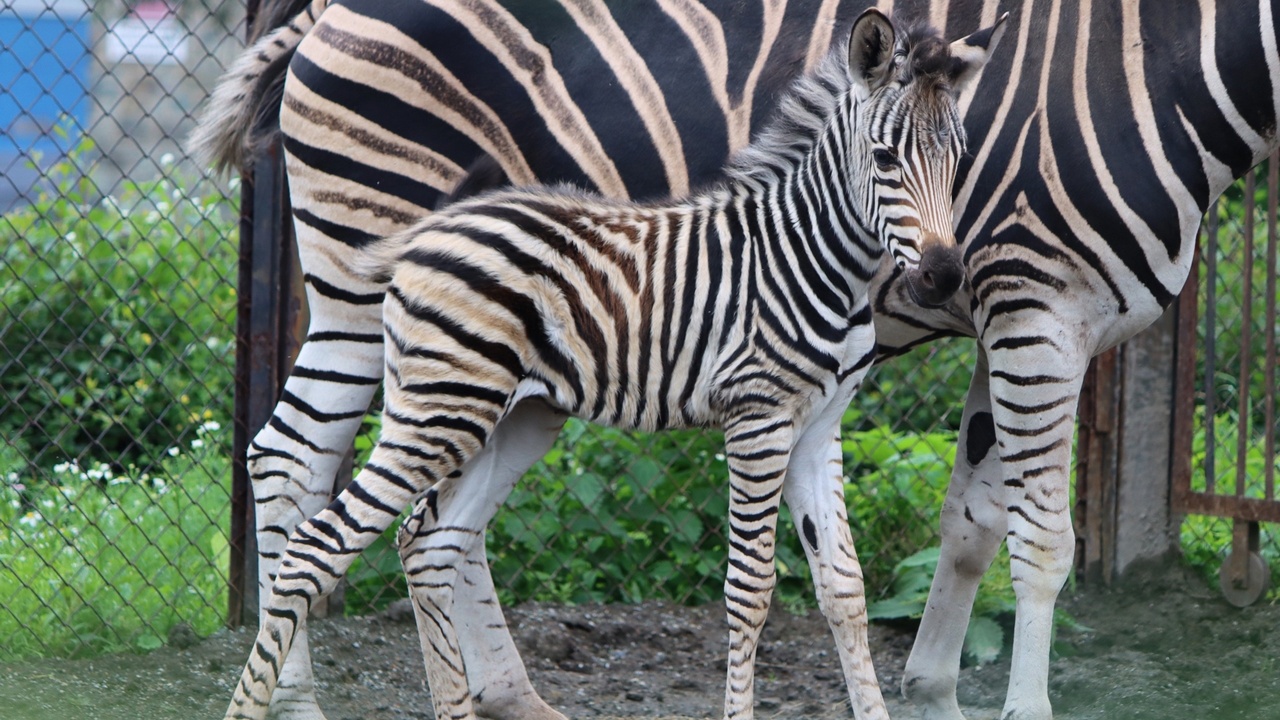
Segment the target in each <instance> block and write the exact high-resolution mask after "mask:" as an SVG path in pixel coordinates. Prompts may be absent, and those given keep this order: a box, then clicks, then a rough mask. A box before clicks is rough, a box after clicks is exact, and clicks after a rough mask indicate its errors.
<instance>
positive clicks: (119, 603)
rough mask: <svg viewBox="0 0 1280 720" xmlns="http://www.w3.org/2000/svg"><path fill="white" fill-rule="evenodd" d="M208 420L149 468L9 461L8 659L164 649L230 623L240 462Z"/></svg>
mask: <svg viewBox="0 0 1280 720" xmlns="http://www.w3.org/2000/svg"><path fill="white" fill-rule="evenodd" d="M219 430H220V426H219V425H218V424H217V423H216V422H214V421H207V422H205V423H204V424H203V425H201V426H200V427H198V428H197V429H196V431H195V433H193V434H194V438H193V439H192V440H190V441H189V442H188V443H187V444H186V445H184V446H183V447H181V448H178V447H176V446H175V447H173V448H170V449H169V450H168V451H167V452H165V453H163V455H162V457H163V459H162V460H160V461H159V462H158V463H156V464H155V465H154V466H153V467H152V468H151V469H150V470H149V471H142V470H139V469H138V468H136V467H133V468H129V469H128V471H127V472H118V471H117V470H115V469H114V468H113V467H112V466H111V465H109V464H107V463H94V464H92V465H85V466H83V467H82V466H81V465H80V464H78V463H77V462H75V461H69V462H64V463H59V464H57V465H55V466H54V467H53V468H52V469H51V471H50V472H49V473H47V476H46V477H45V478H42V481H41V482H31V481H30V479H29V478H27V477H25V476H24V475H23V467H24V463H23V462H22V461H21V459H19V458H16V457H14V456H13V455H12V454H4V453H0V661H11V660H15V659H19V658H23V657H39V656H68V655H96V654H100V653H106V652H119V651H125V650H144V651H145V650H153V649H155V648H157V647H159V646H160V645H161V644H163V638H165V637H166V636H167V634H168V632H169V630H170V629H171V628H172V627H173V626H174V625H176V624H178V623H186V624H188V625H189V626H190V627H191V628H192V629H193V630H194V631H195V632H196V633H197V634H200V635H207V634H209V633H211V632H213V631H214V630H216V629H217V628H218V627H220V626H221V625H222V623H223V622H224V620H225V618H226V609H227V577H226V572H225V568H227V567H228V566H229V563H230V551H229V546H228V536H229V530H230V528H229V524H230V501H229V497H230V494H229V488H230V476H231V470H230V467H231V464H230V461H229V459H228V457H227V453H226V452H225V449H224V448H222V447H220V446H219V445H218V444H217V439H218V438H219V437H221V436H220V435H219V434H218V431H219Z"/></svg>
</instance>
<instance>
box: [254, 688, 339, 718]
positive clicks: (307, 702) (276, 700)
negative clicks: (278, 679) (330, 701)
mask: <svg viewBox="0 0 1280 720" xmlns="http://www.w3.org/2000/svg"><path fill="white" fill-rule="evenodd" d="M267 720H328V719H327V718H326V717H325V716H324V713H323V712H321V711H320V706H319V705H317V704H316V699H315V697H314V696H312V697H310V698H289V697H280V693H279V691H277V692H276V694H275V696H274V697H272V698H271V709H270V710H268V711H267Z"/></svg>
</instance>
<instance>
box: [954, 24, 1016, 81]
mask: <svg viewBox="0 0 1280 720" xmlns="http://www.w3.org/2000/svg"><path fill="white" fill-rule="evenodd" d="M1008 19H1009V13H1005V14H1003V15H1001V16H1000V19H999V20H996V24H995V25H992V26H991V27H989V28H983V29H981V30H979V31H977V32H975V33H973V34H972V35H968V36H965V37H962V38H960V39H959V40H956V41H955V42H953V43H951V57H952V58H954V61H953V62H952V65H951V71H950V75H951V88H952V90H953V91H954V92H955V93H956V95H959V94H960V93H962V92H964V89H965V86H967V85H968V84H969V83H970V82H972V81H973V79H974V78H975V77H977V76H978V71H979V70H981V69H982V66H983V65H986V64H987V58H989V57H991V53H992V52H994V51H995V49H996V45H998V44H1000V38H1001V37H1003V36H1004V30H1005V21H1006V20H1008Z"/></svg>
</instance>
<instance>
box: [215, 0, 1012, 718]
mask: <svg viewBox="0 0 1280 720" xmlns="http://www.w3.org/2000/svg"><path fill="white" fill-rule="evenodd" d="M996 37H997V35H996V34H995V31H994V29H989V30H987V31H983V32H981V33H979V34H978V35H977V36H975V37H971V38H969V39H966V40H965V41H961V42H963V43H964V47H963V48H962V49H963V50H964V51H965V52H964V54H963V55H960V56H953V55H952V54H951V51H950V49H949V48H948V46H947V45H946V44H945V43H943V42H942V41H941V40H940V39H939V38H937V37H936V36H934V35H932V34H930V33H928V32H924V31H915V32H912V33H910V34H907V35H903V34H901V33H899V32H898V31H897V30H895V28H894V27H893V26H892V24H891V23H890V22H889V20H888V19H887V18H886V17H884V16H883V15H882V14H880V13H879V12H877V11H868V12H867V13H864V15H863V16H862V17H861V18H859V20H858V22H857V23H855V25H854V28H853V33H852V36H851V39H850V43H849V46H848V47H847V49H845V48H842V49H841V51H840V52H838V53H835V54H833V55H832V56H831V57H830V58H828V59H827V60H826V61H825V62H824V63H823V64H822V66H821V68H820V69H819V71H818V72H817V73H816V74H815V75H814V76H813V77H809V78H805V79H803V80H801V81H800V82H799V83H797V84H796V85H795V86H794V87H793V88H792V90H791V93H790V95H789V96H788V98H787V99H785V100H784V101H783V102H782V104H781V110H780V112H779V115H778V117H777V118H776V119H775V121H774V123H773V124H772V125H771V126H770V128H769V129H768V130H766V132H765V133H763V135H762V136H761V137H760V138H759V139H758V140H757V141H756V142H755V143H753V144H752V145H751V146H750V147H749V148H748V149H747V150H746V151H745V152H743V153H742V155H741V157H740V159H739V160H738V161H737V162H736V163H734V164H732V165H730V167H729V168H728V169H727V171H726V172H727V177H726V180H725V181H724V182H723V184H721V185H717V186H715V187H713V188H711V189H709V190H705V191H703V192H700V193H698V194H695V195H693V196H692V197H690V198H689V199H686V200H681V201H676V202H672V203H669V204H665V205H647V206H641V205H629V204H624V203H619V202H615V201H608V200H604V199H601V198H595V197H589V196H584V195H582V194H580V193H576V192H567V191H559V192H557V191H553V190H525V191H508V192H503V193H498V194H493V195H488V196H483V197H481V198H478V199H475V200H472V201H464V202H462V203H459V204H457V205H455V206H452V207H451V208H449V209H447V210H445V211H444V212H442V213H439V214H437V215H435V216H432V217H431V218H429V219H427V220H425V221H423V222H422V223H421V224H420V225H418V226H416V227H414V228H412V229H411V230H409V231H407V232H405V233H402V234H400V235H398V236H395V237H392V238H390V239H388V240H385V241H381V242H376V243H373V244H372V245H370V246H368V247H366V248H365V249H364V250H363V251H361V253H360V255H361V257H360V259H358V260H357V261H356V262H355V263H354V264H353V267H355V268H356V269H357V270H358V271H359V272H362V273H363V274H365V275H366V276H368V277H370V278H371V279H373V280H375V281H378V282H385V281H387V280H389V281H390V284H389V287H388V290H387V293H386V299H385V301H384V304H383V324H384V335H385V338H386V346H387V349H386V376H387V379H386V391H385V409H384V412H383V425H382V435H381V438H380V440H379V442H378V445H377V447H375V449H374V451H373V453H372V455H371V457H370V460H369V462H368V464H367V465H366V466H365V468H364V469H363V470H362V471H361V473H360V475H359V476H358V477H357V478H356V480H355V481H354V482H353V483H352V485H351V486H350V487H349V488H348V489H347V490H345V491H344V492H343V493H342V494H341V495H339V496H338V498H337V499H335V500H334V501H333V503H332V504H330V506H329V507H328V508H327V509H326V510H324V511H323V512H321V513H320V514H318V515H317V516H315V517H313V518H311V519H310V520H308V521H306V522H304V523H303V524H301V525H299V526H298V528H297V530H295V532H294V534H293V535H292V536H291V538H290V541H289V543H288V545H287V546H286V548H285V551H284V562H283V564H282V566H281V570H280V573H279V574H278V575H277V577H276V578H275V581H274V583H273V586H272V593H271V595H270V597H269V599H268V601H267V605H266V610H265V612H264V622H263V625H262V627H261V628H260V630H259V634H258V643H257V645H256V646H255V652H254V654H253V655H252V656H251V657H250V660H249V663H248V665H247V666H246V668H245V672H244V674H243V676H242V680H241V684H240V686H239V687H238V688H237V691H236V696H235V698H234V699H233V701H232V705H231V707H230V708H229V710H228V716H229V717H251V718H261V717H263V716H264V715H265V712H266V709H267V707H268V704H269V701H270V696H271V693H272V690H273V688H274V684H275V682H276V680H277V676H278V673H279V668H281V667H282V661H283V660H284V659H285V658H286V657H287V655H288V652H289V649H290V645H291V642H292V639H293V637H294V633H295V632H296V631H297V629H298V625H299V623H300V621H301V619H302V618H304V617H305V613H306V610H307V609H308V607H309V606H310V604H311V602H312V601H313V600H314V599H315V598H318V597H320V596H323V595H324V594H325V593H327V592H329V591H330V590H331V589H332V587H333V585H334V583H336V581H337V579H338V578H339V577H341V575H342V574H343V572H344V571H345V569H346V567H347V566H348V565H349V563H350V561H351V560H352V559H353V557H354V555H355V554H356V553H358V552H359V551H360V550H362V549H363V548H364V547H366V546H367V545H368V544H369V543H370V542H372V540H373V539H374V538H376V537H377V536H378V534H379V533H381V531H382V530H384V529H385V528H386V527H387V526H388V525H389V524H390V523H391V521H392V520H394V519H395V517H396V516H397V515H398V513H399V512H400V511H401V510H402V509H403V508H405V507H407V506H409V504H410V503H411V502H414V501H415V499H418V498H421V499H420V501H419V502H418V503H417V506H416V507H415V510H414V512H413V514H412V515H411V516H410V518H409V520H408V521H407V522H406V523H405V525H404V527H403V528H402V531H401V535H400V545H401V557H402V560H403V562H404V565H405V571H406V574H407V575H408V577H409V585H410V590H411V593H412V594H413V597H414V601H415V612H416V614H417V619H418V629H419V633H420V635H421V639H422V644H423V648H424V652H425V653H426V654H427V658H426V659H427V667H428V678H429V682H430V685H431V689H432V697H433V702H434V704H435V710H436V715H437V717H439V718H445V717H450V718H469V717H474V703H473V697H479V696H481V695H483V694H484V692H486V690H487V688H473V687H471V686H470V685H469V683H468V677H467V675H466V674H465V670H464V668H465V667H466V666H467V660H466V658H467V653H468V652H475V651H476V649H475V648H471V649H469V650H468V649H466V648H464V647H463V645H462V643H461V642H460V636H459V634H458V632H457V629H456V628H455V627H454V624H453V620H452V618H451V616H450V613H451V609H452V607H453V596H454V586H455V584H456V581H457V576H458V573H459V572H460V566H461V565H462V564H463V563H464V561H469V559H470V558H471V557H473V553H475V552H477V548H479V550H478V552H480V553H483V548H482V547H481V546H480V543H479V538H480V537H481V536H482V534H483V530H484V527H485V525H486V524H487V523H488V521H489V520H490V519H491V517H492V515H493V513H494V512H495V510H496V508H497V506H498V505H499V504H500V503H501V502H502V500H503V499H505V497H506V494H507V492H509V491H510V488H511V485H512V483H514V482H515V480H516V479H517V478H518V477H519V475H520V474H521V473H522V472H523V470H524V469H525V468H527V467H528V466H529V465H530V464H532V462H534V461H535V460H536V459H537V458H538V457H540V456H541V454H542V452H543V451H545V449H546V448H547V447H548V446H549V445H550V443H551V441H552V440H553V439H554V437H555V435H556V433H557V432H558V430H559V427H560V424H562V423H563V421H564V417H565V414H566V413H568V414H574V415H578V416H580V417H584V418H588V419H592V420H597V421H602V422H609V423H613V424H618V425H624V426H628V427H649V428H660V427H667V426H671V425H683V424H708V425H716V426H719V427H722V428H724V430H725V445H726V453H725V454H726V458H727V461H728V465H729V468H730V486H731V487H730V533H731V535H732V538H731V542H730V552H729V570H728V577H727V580H726V584H725V595H726V604H727V610H728V618H729V626H730V643H729V658H728V679H727V686H726V694H725V716H726V717H734V718H738V717H743V718H749V717H751V715H752V684H753V667H752V665H753V659H754V655H755V647H756V643H757V641H758V639H759V632H760V629H761V626H762V625H763V623H764V619H765V615H766V613H767V609H768V605H769V596H770V594H771V591H772V588H773V583H774V567H773V548H774V542H773V533H774V530H775V526H776V517H777V512H778V507H779V503H780V501H781V499H782V496H783V495H784V494H785V496H786V498H787V501H788V503H789V504H790V506H791V508H792V510H793V512H795V513H797V514H798V515H800V516H801V517H802V518H803V525H804V527H806V539H807V540H808V544H807V545H806V551H807V553H808V554H809V558H810V562H811V564H812V566H813V567H814V569H815V572H814V574H815V577H816V580H817V584H818V595H819V597H820V600H821V602H820V605H821V606H822V607H823V610H824V612H825V613H826V614H827V616H828V619H829V620H830V623H831V627H832V630H833V632H834V633H835V635H836V639H837V648H838V650H839V651H840V656H841V661H842V665H843V666H844V670H845V676H846V683H847V685H848V687H849V691H850V694H851V697H852V699H853V702H854V707H855V712H856V713H857V715H858V717H859V718H871V717H874V718H881V717H885V716H886V714H885V710H884V704H883V700H882V699H881V697H880V693H879V685H878V682H877V681H876V677H875V672H874V670H873V669H872V667H871V660H870V654H869V652H868V650H867V638H866V607H865V599H864V597H863V587H862V579H861V570H860V568H859V566H858V563H857V558H856V555H855V553H854V551H853V545H852V538H851V537H850V534H849V527H848V521H847V518H846V517H845V509H844V504H843V501H842V500H841V492H842V488H843V479H842V476H841V473H840V472H839V469H838V465H839V462H838V461H839V457H840V445H839V438H838V429H839V420H840V418H841V416H842V415H843V412H844V409H845V407H846V406H847V404H848V402H849V400H850V398H851V397H852V395H853V392H854V390H855V389H856V387H857V386H858V384H859V382H860V381H861V378H862V377H863V375H864V374H865V372H866V370H867V368H868V366H869V365H870V362H871V359H872V357H873V355H874V332H873V330H872V327H871V314H870V310H869V307H868V303H867V285H868V282H869V280H870V278H871V277H872V276H873V275H874V273H875V269H876V267H877V265H878V260H879V258H880V256H881V254H882V253H883V252H884V251H885V250H888V251H889V252H890V253H891V255H892V257H894V258H895V260H896V261H897V262H898V264H899V265H900V266H902V267H904V268H907V272H908V273H917V272H920V271H921V270H922V269H928V268H934V269H939V270H941V269H946V268H947V267H948V265H947V261H948V259H950V260H951V261H952V262H953V263H954V262H955V260H954V258H955V257H956V256H957V254H958V251H957V249H956V247H955V243H954V238H953V237H952V235H951V231H950V228H949V227H946V226H945V224H947V223H949V221H950V220H949V219H950V215H951V213H950V193H949V189H950V183H951V180H952V179H953V177H954V174H955V168H956V162H957V159H958V158H959V156H960V155H961V154H962V152H963V137H964V135H963V129H962V127H961V125H960V122H959V116H958V113H957V112H956V110H955V97H956V95H957V94H958V92H959V91H960V89H961V88H962V86H963V85H964V84H965V82H967V81H968V80H969V79H970V78H972V76H973V74H974V72H975V71H976V68H977V67H979V66H980V65H981V64H982V63H983V62H984V61H985V58H986V52H987V51H988V49H989V48H990V46H991V44H992V43H994V41H995V39H996ZM939 219H941V220H939ZM939 222H941V223H943V224H941V225H940V224H939ZM921 274H922V275H927V274H926V273H921ZM928 277H940V275H939V276H928ZM954 289H955V286H954V285H952V286H951V288H950V290H945V292H947V293H949V292H950V291H954ZM921 292H923V293H925V294H926V295H930V294H933V293H941V292H944V289H943V288H942V287H941V286H940V285H939V283H938V282H937V281H932V282H929V283H927V284H926V285H925V286H924V287H923V288H922V290H921ZM943 299H945V298H943ZM833 467H834V468H835V469H834V470H833ZM481 565H482V563H481Z"/></svg>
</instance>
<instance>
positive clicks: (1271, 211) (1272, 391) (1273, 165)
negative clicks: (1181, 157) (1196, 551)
mask: <svg viewBox="0 0 1280 720" xmlns="http://www.w3.org/2000/svg"><path fill="white" fill-rule="evenodd" d="M1277 165H1280V153H1277V154H1275V155H1272V156H1271V159H1270V160H1269V161H1268V162H1267V296H1266V301H1267V353H1266V369H1265V375H1266V387H1265V388H1264V392H1265V393H1266V395H1265V398H1264V399H1263V403H1264V420H1263V429H1264V432H1263V437H1264V438H1265V440H1264V445H1265V446H1266V454H1265V457H1266V463H1265V464H1264V465H1265V467H1266V471H1265V476H1264V483H1265V490H1266V498H1267V500H1269V501H1272V502H1274V501H1275V500H1276V392H1277V388H1276V274H1277V273H1280V267H1277V266H1276V222H1277V219H1276V205H1277V198H1276V195H1277V194H1280V181H1278V180H1277V171H1278V169H1277Z"/></svg>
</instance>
